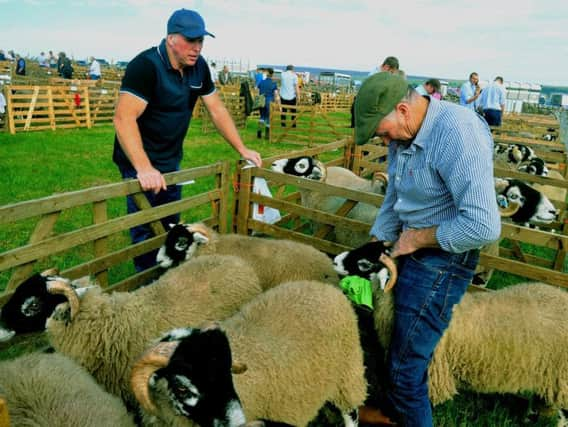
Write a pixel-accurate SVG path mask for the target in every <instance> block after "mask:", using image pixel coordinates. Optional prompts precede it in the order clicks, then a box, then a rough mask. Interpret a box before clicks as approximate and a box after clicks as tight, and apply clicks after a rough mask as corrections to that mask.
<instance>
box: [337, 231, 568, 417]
mask: <svg viewBox="0 0 568 427" xmlns="http://www.w3.org/2000/svg"><path fill="white" fill-rule="evenodd" d="M383 251H384V246H383V245H382V243H381V242H372V243H369V244H367V245H364V246H362V247H360V248H357V249H354V250H353V251H351V252H344V253H342V254H340V255H338V256H337V257H336V260H335V263H336V268H337V271H338V272H339V273H340V274H350V275H360V276H361V277H365V278H368V279H369V280H374V278H375V277H376V276H377V275H378V274H381V272H383V271H384V268H385V266H384V265H383V264H382V263H381V262H380V261H378V258H379V254H380V253H381V252H383ZM394 289H395V292H396V286H395V288H394ZM374 296H375V325H376V329H377V331H378V335H379V340H380V342H381V343H382V344H383V345H384V346H385V348H388V346H389V344H390V337H391V331H392V322H393V298H392V293H383V292H376V293H375V295H374ZM566 307H568V292H566V291H564V290H562V289H559V288H556V287H553V286H549V285H546V284H543V283H526V284H520V285H514V286H510V287H508V288H505V289H502V290H499V291H494V292H474V293H466V295H464V297H463V299H462V301H461V302H460V303H459V304H458V305H456V307H455V308H454V312H453V315H452V320H451V322H450V325H449V327H448V329H447V330H446V332H445V333H444V335H443V337H442V339H441V341H440V343H439V344H438V346H437V347H436V350H435V352H434V357H433V359H432V361H431V363H430V367H429V393H430V398H431V400H432V402H433V403H434V404H439V403H441V402H444V401H446V400H448V399H451V398H453V397H454V396H455V395H456V394H457V392H458V387H460V388H461V387H463V388H466V389H471V390H474V391H476V392H479V393H521V392H530V393H534V394H536V395H537V396H540V397H541V398H542V399H544V400H545V401H546V402H547V403H548V404H549V405H551V406H553V407H556V408H564V409H566V408H568V357H566V347H567V346H568V323H567V321H566Z"/></svg>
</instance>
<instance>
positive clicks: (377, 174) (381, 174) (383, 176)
mask: <svg viewBox="0 0 568 427" xmlns="http://www.w3.org/2000/svg"><path fill="white" fill-rule="evenodd" d="M373 179H374V180H375V181H377V180H380V181H383V182H384V183H385V185H387V184H388V183H389V176H388V175H387V174H386V173H384V172H375V174H374V175H373Z"/></svg>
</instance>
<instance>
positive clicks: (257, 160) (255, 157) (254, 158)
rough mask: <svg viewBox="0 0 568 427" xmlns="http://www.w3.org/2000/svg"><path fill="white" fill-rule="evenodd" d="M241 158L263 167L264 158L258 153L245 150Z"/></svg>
mask: <svg viewBox="0 0 568 427" xmlns="http://www.w3.org/2000/svg"><path fill="white" fill-rule="evenodd" d="M241 156H242V157H243V159H245V160H250V161H251V162H253V163H254V164H255V165H256V166H257V167H259V168H260V167H262V158H261V157H260V154H259V153H257V152H256V151H254V150H249V149H248V148H245V150H244V151H243V152H241Z"/></svg>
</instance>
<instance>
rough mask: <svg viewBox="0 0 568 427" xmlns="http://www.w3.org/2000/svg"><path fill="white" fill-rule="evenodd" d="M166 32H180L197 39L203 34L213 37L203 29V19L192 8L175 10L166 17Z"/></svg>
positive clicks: (189, 37)
mask: <svg viewBox="0 0 568 427" xmlns="http://www.w3.org/2000/svg"><path fill="white" fill-rule="evenodd" d="M168 34H181V35H182V36H184V37H186V38H188V39H197V38H199V37H203V36H211V37H215V36H214V35H213V34H211V33H210V32H209V31H207V30H206V29H205V21H204V20H203V18H202V17H201V15H200V14H199V13H197V12H196V11H194V10H187V9H179V10H176V11H175V12H174V13H173V14H172V16H170V19H168Z"/></svg>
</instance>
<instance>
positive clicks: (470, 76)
mask: <svg viewBox="0 0 568 427" xmlns="http://www.w3.org/2000/svg"><path fill="white" fill-rule="evenodd" d="M473 76H477V73H476V72H475V71H474V72H473V73H471V74H470V75H469V78H470V79H471V78H472V77H473Z"/></svg>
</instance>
